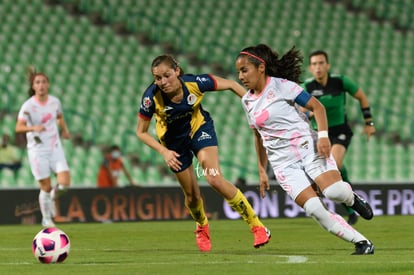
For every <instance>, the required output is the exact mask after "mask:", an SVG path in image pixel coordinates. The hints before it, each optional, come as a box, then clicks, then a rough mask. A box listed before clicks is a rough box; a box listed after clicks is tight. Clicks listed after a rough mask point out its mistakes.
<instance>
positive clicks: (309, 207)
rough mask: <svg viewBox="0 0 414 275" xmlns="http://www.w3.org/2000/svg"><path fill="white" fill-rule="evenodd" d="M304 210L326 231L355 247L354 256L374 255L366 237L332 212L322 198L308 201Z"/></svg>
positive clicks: (372, 247)
mask: <svg viewBox="0 0 414 275" xmlns="http://www.w3.org/2000/svg"><path fill="white" fill-rule="evenodd" d="M303 209H304V210H305V212H306V213H308V214H309V215H310V216H311V217H312V218H313V219H314V220H315V221H316V222H317V223H319V224H320V225H321V226H322V227H323V228H324V229H325V230H327V231H328V232H330V233H332V234H333V235H335V236H337V237H339V238H341V239H343V240H346V241H348V242H352V243H353V244H354V245H355V252H354V253H353V255H365V254H374V245H373V244H372V242H371V241H369V240H368V239H367V238H366V237H365V236H363V235H362V234H361V233H359V232H358V231H356V230H355V229H354V228H353V227H352V226H350V225H349V224H348V223H347V222H346V221H345V220H344V219H343V218H342V217H341V216H340V215H338V214H336V213H333V212H330V211H328V210H327V208H326V207H325V206H324V205H323V204H322V202H321V200H320V198H318V197H313V198H310V199H309V200H307V201H306V202H305V204H304V206H303Z"/></svg>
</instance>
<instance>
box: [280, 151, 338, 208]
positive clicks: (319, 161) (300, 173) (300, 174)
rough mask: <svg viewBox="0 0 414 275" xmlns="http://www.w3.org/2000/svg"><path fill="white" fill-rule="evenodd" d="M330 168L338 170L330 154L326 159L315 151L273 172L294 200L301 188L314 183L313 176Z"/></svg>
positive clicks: (303, 188) (315, 176)
mask: <svg viewBox="0 0 414 275" xmlns="http://www.w3.org/2000/svg"><path fill="white" fill-rule="evenodd" d="M330 170H337V171H338V167H337V166H336V162H335V160H334V158H333V157H332V155H331V156H330V157H329V158H328V159H326V158H323V157H320V156H319V155H318V154H317V153H315V154H311V155H309V156H307V157H306V158H305V159H303V160H300V161H298V162H295V163H292V164H290V165H288V166H286V167H283V168H278V169H276V170H275V171H274V172H275V176H276V180H277V182H278V183H279V185H280V186H281V187H282V189H283V190H285V191H286V193H287V194H288V195H289V196H290V197H291V198H292V199H293V200H295V199H296V197H297V196H298V195H299V194H300V193H301V192H302V191H303V190H305V189H306V188H307V187H309V186H310V185H312V184H313V183H314V180H315V178H317V177H318V176H319V175H321V174H323V173H325V172H327V171H330Z"/></svg>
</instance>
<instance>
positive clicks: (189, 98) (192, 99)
mask: <svg viewBox="0 0 414 275" xmlns="http://www.w3.org/2000/svg"><path fill="white" fill-rule="evenodd" d="M196 100H197V97H196V96H195V95H193V94H189V95H188V96H187V103H188V105H194V103H195V102H196Z"/></svg>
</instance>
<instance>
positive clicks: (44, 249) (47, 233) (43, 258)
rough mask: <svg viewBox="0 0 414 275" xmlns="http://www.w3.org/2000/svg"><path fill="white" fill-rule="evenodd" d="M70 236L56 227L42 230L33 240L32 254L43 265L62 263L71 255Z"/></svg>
mask: <svg viewBox="0 0 414 275" xmlns="http://www.w3.org/2000/svg"><path fill="white" fill-rule="evenodd" d="M69 250H70V240H69V237H68V235H66V233H65V232H63V231H62V230H60V229H58V228H56V227H49V228H45V229H42V230H41V231H40V232H39V233H37V235H36V236H35V237H34V239H33V243H32V252H33V255H34V256H35V258H36V259H38V260H39V261H40V262H41V263H44V264H50V263H61V262H63V261H64V260H65V259H66V258H67V257H68V255H69Z"/></svg>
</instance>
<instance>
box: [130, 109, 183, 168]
mask: <svg viewBox="0 0 414 275" xmlns="http://www.w3.org/2000/svg"><path fill="white" fill-rule="evenodd" d="M150 123H151V120H147V119H144V118H142V116H138V125H137V129H136V131H135V132H136V135H137V137H138V139H139V140H141V141H142V142H143V143H145V144H146V145H148V146H149V147H151V148H152V149H154V150H155V151H157V152H158V153H160V154H161V155H162V156H163V158H164V160H165V162H166V163H167V165H168V166H169V167H171V168H172V169H174V170H180V168H181V164H182V163H181V162H180V161H178V159H177V158H178V157H179V156H180V155H179V154H177V153H176V152H174V151H172V150H169V149H168V148H167V147H165V146H163V145H162V144H160V143H159V142H158V141H157V140H156V139H155V138H154V137H153V136H152V135H150V134H149V133H148V129H149V126H150Z"/></svg>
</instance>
